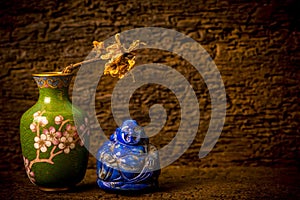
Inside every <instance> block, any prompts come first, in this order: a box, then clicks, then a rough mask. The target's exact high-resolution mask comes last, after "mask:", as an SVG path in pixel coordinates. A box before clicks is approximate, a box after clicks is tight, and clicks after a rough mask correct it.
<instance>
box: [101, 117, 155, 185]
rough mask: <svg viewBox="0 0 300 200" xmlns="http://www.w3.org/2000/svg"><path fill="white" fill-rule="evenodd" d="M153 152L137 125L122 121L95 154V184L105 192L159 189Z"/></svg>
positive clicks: (142, 131)
mask: <svg viewBox="0 0 300 200" xmlns="http://www.w3.org/2000/svg"><path fill="white" fill-rule="evenodd" d="M159 174H160V169H159V157H158V152H157V150H156V148H155V147H154V146H153V145H151V144H150V143H149V139H148V137H147V136H146V134H145V133H144V130H143V128H142V127H140V126H138V124H137V123H136V121H134V120H127V121H124V122H123V124H122V126H121V127H119V128H117V129H116V131H115V132H114V133H113V134H112V135H111V136H110V140H109V141H107V142H105V143H104V144H103V145H102V146H101V147H100V148H99V150H98V155H97V175H98V178H97V183H98V185H99V187H100V188H102V189H106V190H121V191H127V190H142V189H147V188H155V187H157V186H158V176H159Z"/></svg>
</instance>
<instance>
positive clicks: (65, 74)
mask: <svg viewBox="0 0 300 200" xmlns="http://www.w3.org/2000/svg"><path fill="white" fill-rule="evenodd" d="M72 75H73V73H63V72H42V73H37V74H32V76H72Z"/></svg>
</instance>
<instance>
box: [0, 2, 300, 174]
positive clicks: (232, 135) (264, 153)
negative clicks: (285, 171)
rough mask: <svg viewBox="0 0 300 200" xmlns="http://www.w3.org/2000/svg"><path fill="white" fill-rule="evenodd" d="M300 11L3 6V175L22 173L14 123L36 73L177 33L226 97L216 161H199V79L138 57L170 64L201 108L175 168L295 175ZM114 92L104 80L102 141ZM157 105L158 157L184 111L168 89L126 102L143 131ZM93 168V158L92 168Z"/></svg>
mask: <svg viewBox="0 0 300 200" xmlns="http://www.w3.org/2000/svg"><path fill="white" fill-rule="evenodd" d="M298 9H299V3H297V0H294V1H292V0H290V1H280V0H268V1H265V0H263V1H257V2H255V1H252V2H247V1H225V0H224V1H217V0H209V1H183V0H181V1H177V0H176V1H140V2H139V1H136V0H134V1H110V2H109V1H92V0H85V1H81V0H72V1H71V0H68V1H65V2H64V3H63V2H62V1H52V0H50V1H49V0H47V1H46V0H41V1H29V0H26V1H25V0H24V1H17V0H10V1H2V2H1V3H0V33H1V37H0V45H1V48H0V56H1V59H0V62H1V74H0V77H1V80H0V85H1V104H0V106H1V107H0V108H1V120H0V146H1V165H0V169H2V170H5V169H7V167H10V168H11V169H20V168H21V167H22V159H21V150H20V143H19V131H18V130H19V127H18V126H19V120H20V117H21V115H22V113H23V112H24V111H26V110H27V109H28V108H29V107H30V106H31V105H33V104H34V102H35V101H36V100H37V96H38V90H37V87H36V85H35V83H34V81H33V79H32V78H31V74H32V73H36V72H42V71H54V70H59V69H61V68H62V67H64V66H66V65H68V64H70V63H75V62H78V61H81V60H83V59H84V58H85V57H86V56H87V55H88V53H89V52H90V50H91V48H92V45H91V44H92V41H93V40H105V39H107V38H108V37H110V36H112V35H114V34H115V33H118V32H121V31H124V30H129V29H132V28H136V27H147V26H160V27H165V28H170V29H174V30H176V31H179V32H181V33H184V34H186V35H188V36H190V37H192V38H193V39H194V40H196V41H198V42H199V43H200V44H201V45H202V46H203V47H204V48H205V49H206V50H207V51H208V53H209V54H210V55H211V57H212V58H213V59H214V61H215V63H216V65H217V66H218V69H219V71H220V73H221V75H222V78H223V81H224V84H225V88H226V93H227V116H226V122H225V126H224V129H223V132H222V135H221V137H220V139H219V141H218V143H217V145H216V146H215V148H214V149H213V151H212V152H211V153H210V154H209V155H208V156H207V157H205V158H203V159H201V160H200V159H199V158H198V152H199V148H200V145H201V143H202V141H203V138H204V136H205V133H206V131H207V128H208V123H209V118H210V117H209V116H210V99H209V94H208V90H207V88H206V86H205V84H204V81H203V79H202V78H201V76H200V75H199V74H197V73H195V71H193V69H192V68H190V67H186V68H183V64H186V63H185V62H184V60H180V59H179V58H178V59H177V61H178V62H177V63H175V64H174V55H170V54H166V55H165V56H163V55H164V54H162V53H157V54H154V53H153V52H152V53H151V52H150V53H149V54H148V56H147V52H146V53H144V54H143V55H144V56H142V59H141V60H142V61H143V59H144V61H145V60H147V61H149V60H150V61H154V62H160V63H166V64H169V65H170V66H172V67H174V68H175V69H176V70H178V71H179V72H180V73H182V74H183V75H184V76H185V77H186V78H187V79H188V81H189V82H190V83H191V85H192V86H193V88H194V90H195V93H196V95H197V97H198V99H199V103H200V109H201V122H200V128H199V130H198V134H197V136H196V138H195V140H194V142H193V144H192V145H191V147H190V148H189V149H188V151H187V152H186V153H185V154H184V155H183V156H182V157H181V158H180V159H179V160H178V161H176V162H175V163H174V165H193V166H202V167H204V166H205V167H216V166H220V167H225V166H230V165H245V166H248V165H254V166H256V165H271V166H274V165H283V166H289V165H298V166H299V159H300V135H299V122H300V120H299V118H300V109H299V102H300V101H299V94H300V89H299V86H300V85H299V83H300V81H299V80H300V73H299V72H300V68H299V56H300V55H299V53H300V51H299V42H300V41H299V40H300V37H299V36H300V32H299V24H300V20H299V18H297V17H296V15H297V14H296V13H297V12H298ZM154 52H155V51H154ZM149 55H152V56H149ZM153 55H158V56H153ZM146 57H147V58H146ZM175 60H176V58H175ZM142 61H141V62H142ZM115 83H116V80H115V79H112V78H110V77H104V78H103V79H101V83H100V84H99V90H98V93H97V96H96V105H97V116H98V118H99V122H100V124H101V126H102V128H103V129H104V131H105V134H107V135H109V134H110V133H111V132H112V131H113V130H114V129H115V127H116V124H115V122H114V119H113V116H112V114H111V111H110V96H109V95H110V94H111V92H112V90H113V86H114V84H115ZM153 103H163V104H164V105H165V107H167V108H168V109H167V112H168V114H169V118H168V121H167V123H166V126H165V127H164V129H163V130H162V131H161V132H160V133H159V134H158V135H157V136H155V137H154V138H152V142H153V143H154V144H155V145H157V146H158V147H162V146H164V145H166V144H167V143H168V142H169V141H170V140H171V139H172V137H174V134H175V133H176V130H177V129H178V126H179V120H180V116H179V111H180V108H179V105H178V102H177V101H176V98H175V97H174V95H173V94H172V93H171V92H170V91H169V90H168V89H167V88H163V87H161V86H157V85H147V86H145V87H142V88H140V89H139V90H138V91H136V93H135V95H134V96H133V98H132V100H131V105H130V108H131V114H132V116H133V118H136V119H137V120H138V121H139V122H140V123H141V124H142V125H147V123H148V122H149V117H148V113H147V110H148V109H149V106H151V105H152V104H153ZM94 163H95V159H94V158H93V157H91V159H90V167H95V166H94Z"/></svg>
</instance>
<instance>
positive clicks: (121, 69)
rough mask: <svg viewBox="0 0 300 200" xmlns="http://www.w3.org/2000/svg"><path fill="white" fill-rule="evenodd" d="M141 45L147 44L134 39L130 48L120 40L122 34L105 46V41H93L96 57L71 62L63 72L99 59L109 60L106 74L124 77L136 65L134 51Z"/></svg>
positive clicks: (69, 71) (106, 65)
mask: <svg viewBox="0 0 300 200" xmlns="http://www.w3.org/2000/svg"><path fill="white" fill-rule="evenodd" d="M139 45H145V43H143V42H140V41H139V40H135V41H133V42H132V43H131V44H130V46H129V47H128V48H126V47H124V45H123V44H122V43H121V41H120V34H116V35H115V43H113V44H111V45H109V46H107V47H106V48H105V46H104V43H103V42H98V41H93V46H94V48H93V50H92V51H93V52H94V53H95V58H93V59H91V60H87V61H83V62H80V63H76V64H74V65H73V64H71V65H69V66H67V67H66V68H64V70H63V71H62V72H63V73H71V72H72V71H73V70H74V69H76V68H78V67H80V66H81V65H82V64H85V63H90V62H95V61H97V60H99V59H101V60H108V61H107V63H106V64H105V69H104V75H110V76H112V77H118V78H123V77H124V75H125V74H126V73H127V72H129V71H130V70H131V69H132V67H133V66H134V65H135V58H136V57H135V54H134V53H133V52H132V51H134V50H136V49H137V48H138V46H139Z"/></svg>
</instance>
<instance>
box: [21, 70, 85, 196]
mask: <svg viewBox="0 0 300 200" xmlns="http://www.w3.org/2000/svg"><path fill="white" fill-rule="evenodd" d="M33 78H34V80H35V81H36V83H37V85H38V88H39V98H38V101H37V102H36V104H35V105H33V106H32V107H31V108H30V109H28V110H27V111H26V112H25V113H24V114H23V115H22V118H21V121H20V139H21V147H22V154H23V159H24V165H25V170H26V173H27V176H28V178H29V180H30V181H31V182H32V183H33V184H35V185H37V186H38V187H39V188H40V189H41V190H44V191H63V190H68V189H70V188H72V187H74V186H75V185H76V184H77V183H79V182H80V181H81V180H82V179H83V178H84V175H85V172H86V167H87V162H88V155H89V152H88V150H87V149H86V148H85V147H86V146H87V145H88V142H89V126H88V119H87V118H86V117H85V115H84V114H83V113H82V112H81V111H80V109H78V108H76V107H75V106H73V105H72V103H71V101H70V99H69V96H68V88H69V84H70V81H71V79H72V74H66V73H60V72H48V73H43V74H33Z"/></svg>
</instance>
